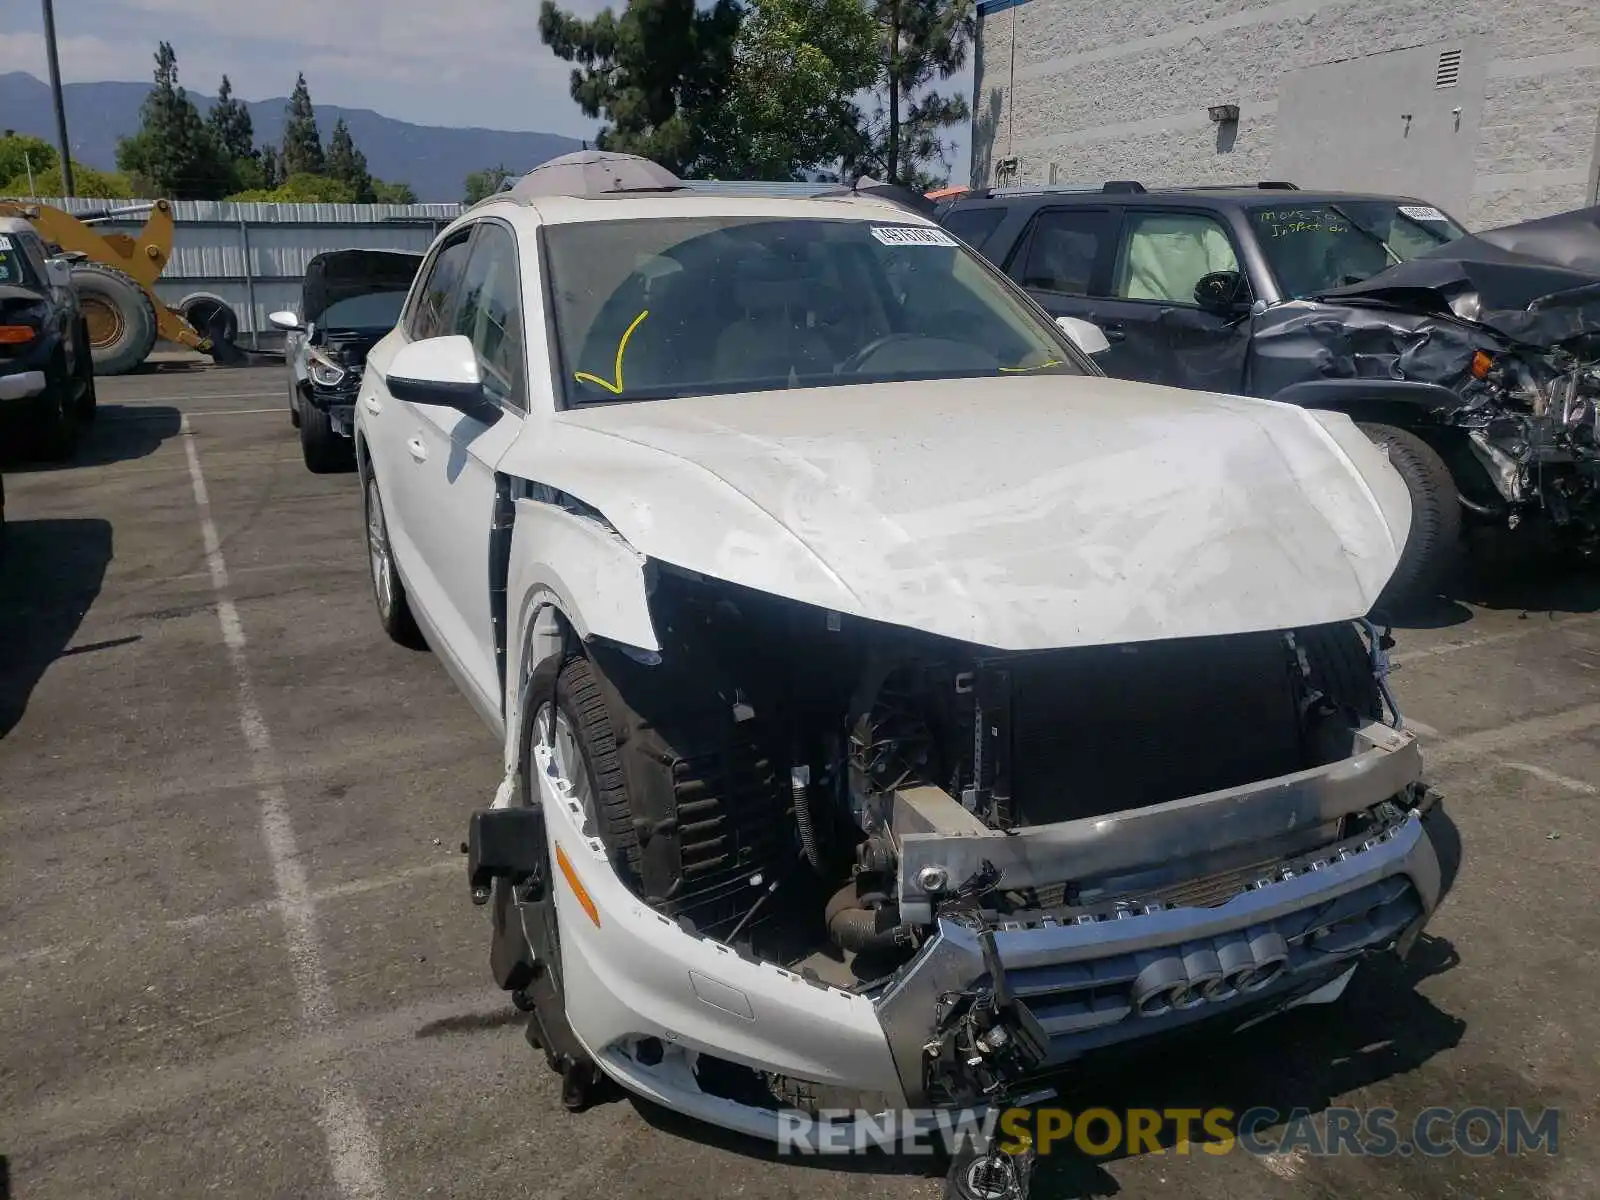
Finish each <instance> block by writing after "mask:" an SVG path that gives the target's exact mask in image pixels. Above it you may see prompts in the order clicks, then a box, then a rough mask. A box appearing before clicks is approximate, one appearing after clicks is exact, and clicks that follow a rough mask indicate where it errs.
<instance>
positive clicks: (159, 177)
mask: <svg viewBox="0 0 1600 1200" xmlns="http://www.w3.org/2000/svg"><path fill="white" fill-rule="evenodd" d="M139 116H140V128H139V132H138V133H136V134H134V135H133V136H132V137H128V138H123V139H121V141H119V142H118V143H117V166H118V168H119V169H121V170H123V171H126V172H128V173H129V174H130V175H136V176H138V177H139V179H140V182H141V183H144V184H147V185H148V186H149V188H151V189H152V190H154V191H155V192H156V193H157V194H158V195H162V196H169V197H171V198H173V199H178V200H215V199H220V198H221V197H222V196H225V195H226V194H227V193H228V191H229V189H230V186H231V184H232V181H233V173H232V171H231V170H230V165H229V162H228V159H227V157H226V156H225V154H224V153H223V150H222V147H221V146H220V145H219V144H218V142H217V139H216V137H215V136H214V135H213V133H212V131H211V129H210V128H209V127H208V126H207V125H206V123H205V121H203V120H202V119H201V117H200V110H199V109H197V108H196V107H195V106H194V101H193V100H190V99H189V96H188V93H187V92H185V91H184V89H183V88H182V87H180V86H178V55H177V53H176V52H175V51H174V50H173V48H172V44H171V43H170V42H162V43H161V45H160V47H159V48H158V49H157V50H156V70H155V87H154V88H152V89H151V90H150V94H149V95H148V96H146V97H145V101H144V104H143V106H141V108H140V110H139Z"/></svg>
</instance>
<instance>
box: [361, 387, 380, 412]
mask: <svg viewBox="0 0 1600 1200" xmlns="http://www.w3.org/2000/svg"><path fill="white" fill-rule="evenodd" d="M361 403H362V404H363V405H364V406H365V407H366V410H367V411H368V412H369V413H372V414H373V415H377V414H378V413H381V412H382V411H383V405H382V404H381V403H379V402H378V398H377V397H376V396H374V395H373V394H372V393H371V392H368V393H367V394H366V395H365V396H363V397H361Z"/></svg>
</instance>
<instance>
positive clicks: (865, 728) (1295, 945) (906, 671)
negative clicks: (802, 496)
mask: <svg viewBox="0 0 1600 1200" xmlns="http://www.w3.org/2000/svg"><path fill="white" fill-rule="evenodd" d="M652 566H653V568H655V576H654V579H653V581H652V589H651V609H652V614H653V616H654V620H655V625H656V628H657V629H658V631H660V639H661V646H662V649H661V652H660V654H659V655H655V654H650V655H641V654H639V653H638V652H629V651H624V650H622V649H621V648H618V647H614V646H609V645H605V644H600V643H596V644H593V645H591V647H590V650H591V655H592V662H593V664H594V665H595V666H596V667H598V668H599V669H600V670H601V671H602V672H603V675H604V678H605V681H606V692H607V694H608V702H609V705H610V707H611V708H612V710H613V712H614V713H615V712H618V711H620V712H624V713H626V714H627V717H626V719H625V720H623V721H622V722H621V723H620V724H621V728H620V729H619V731H618V733H617V737H616V741H617V745H618V749H619V751H620V753H621V759H622V774H623V775H624V776H625V778H626V786H627V788H628V791H629V793H630V794H631V795H632V796H633V797H634V798H635V799H636V800H638V799H640V798H643V800H644V806H645V808H646V809H648V811H649V817H648V818H647V819H641V818H640V817H638V816H635V818H634V819H633V821H632V825H631V828H629V829H619V828H617V827H615V826H613V828H612V830H611V833H610V834H609V835H608V833H607V830H606V829H605V828H604V827H602V829H601V830H600V836H601V837H602V838H603V839H605V840H606V841H607V842H608V845H614V846H615V852H614V853H613V854H612V856H611V857H612V862H613V865H614V866H615V867H616V869H617V871H618V874H619V876H621V878H622V879H623V880H624V881H625V882H626V883H627V884H628V886H629V887H630V888H632V889H633V890H634V891H635V893H636V894H638V895H639V896H640V897H642V898H643V899H644V900H645V901H646V902H647V903H648V904H649V905H650V906H651V907H652V908H654V909H655V910H656V911H657V912H659V913H661V914H663V915H665V916H667V917H670V918H672V919H673V920H674V921H675V922H677V924H678V925H679V926H680V927H682V928H683V929H685V930H687V931H689V932H691V933H693V934H696V935H698V936H702V937H706V938H710V939H713V940H715V941H717V942H720V943H723V944H726V945H728V946H731V947H732V948H733V949H734V950H735V951H736V952H737V953H738V954H740V955H741V956H744V957H747V958H752V959H757V960H761V961H767V962H772V963H776V964H780V965H782V966H783V967H785V968H786V969H788V970H790V971H793V972H795V973H797V974H799V975H800V976H802V977H804V978H806V979H809V980H811V981H812V982H813V983H814V984H817V985H818V986H825V987H832V988H844V989H849V990H853V991H857V992H861V993H865V994H869V995H873V996H875V997H878V998H879V1002H880V1003H881V1005H882V1012H883V1016H884V1024H885V1027H886V1029H888V1031H889V1036H890V1039H891V1043H892V1044H893V1043H895V1042H896V1039H897V1038H898V1039H899V1040H900V1042H902V1043H903V1044H902V1045H897V1046H896V1057H897V1061H900V1062H901V1073H902V1076H903V1077H904V1076H906V1075H907V1073H908V1069H907V1064H906V1062H905V1061H903V1060H904V1059H909V1060H911V1063H912V1065H913V1067H914V1066H915V1062H916V1061H917V1060H918V1059H919V1058H920V1059H921V1060H922V1064H923V1065H922V1068H921V1078H920V1080H915V1081H912V1080H908V1081H907V1084H906V1086H907V1093H908V1095H911V1096H920V1097H921V1098H922V1099H924V1100H926V1101H928V1102H931V1103H936V1104H966V1103H974V1102H980V1101H982V1100H983V1098H984V1097H985V1096H992V1095H993V1094H995V1093H996V1092H997V1091H998V1090H1000V1089H1002V1088H1011V1087H1015V1086H1017V1082H1018V1081H1019V1080H1022V1079H1026V1078H1028V1077H1030V1076H1031V1075H1033V1074H1036V1073H1038V1072H1041V1071H1044V1070H1046V1069H1047V1068H1048V1067H1049V1066H1050V1065H1052V1064H1055V1065H1059V1061H1060V1059H1061V1057H1062V1055H1063V1054H1067V1055H1075V1054H1077V1053H1078V1052H1079V1048H1078V1046H1077V1043H1078V1042H1082V1043H1083V1045H1084V1046H1085V1047H1087V1046H1088V1045H1089V1043H1091V1042H1095V1041H1097V1040H1098V1041H1100V1042H1104V1043H1106V1044H1109V1043H1110V1042H1112V1041H1115V1040H1118V1038H1120V1037H1123V1036H1133V1034H1132V1027H1131V1025H1130V1026H1129V1027H1128V1029H1127V1031H1126V1032H1123V1033H1113V1032H1110V1031H1109V1030H1110V1026H1111V1025H1112V1024H1113V1023H1114V1022H1115V1021H1116V1020H1119V1019H1121V1018H1122V1017H1126V1016H1128V1015H1130V1014H1131V1015H1134V1016H1140V1017H1143V1016H1162V1015H1169V1016H1174V1017H1181V1016H1182V1014H1183V1013H1185V1012H1186V1011H1187V1010H1189V1009H1193V1008H1195V1007H1196V1006H1198V1005H1200V1004H1201V1003H1202V1002H1205V1001H1213V1000H1228V999H1231V998H1235V997H1239V998H1243V997H1244V996H1245V994H1246V993H1248V992H1254V991H1259V990H1260V989H1262V988H1266V987H1268V986H1269V985H1271V984H1273V983H1274V982H1281V980H1280V976H1282V975H1283V974H1284V973H1285V972H1286V971H1288V970H1290V969H1291V967H1293V968H1295V969H1299V968H1300V967H1303V966H1305V965H1306V964H1307V962H1308V961H1309V958H1308V956H1309V957H1315V956H1316V953H1321V952H1322V951H1315V952H1314V951H1313V949H1312V948H1311V947H1312V945H1313V942H1314V941H1315V939H1316V938H1323V939H1325V940H1326V939H1327V938H1329V937H1331V936H1334V935H1333V934H1332V933H1330V929H1335V930H1337V929H1343V930H1344V933H1343V934H1342V935H1340V936H1343V937H1344V939H1345V943H1346V945H1345V949H1346V950H1347V951H1349V952H1350V953H1355V952H1357V951H1364V950H1365V949H1369V948H1389V947H1392V946H1393V945H1394V944H1395V942H1396V941H1397V939H1399V938H1401V937H1402V936H1404V935H1405V933H1406V931H1407V930H1408V929H1413V930H1414V929H1420V924H1421V920H1422V919H1423V918H1424V912H1425V909H1427V908H1431V903H1426V902H1425V901H1424V900H1422V899H1420V898H1419V897H1417V896H1416V895H1415V894H1414V893H1413V892H1412V890H1411V889H1410V887H1409V885H1407V884H1405V883H1404V881H1403V880H1398V879H1391V880H1390V881H1388V882H1387V883H1383V884H1374V885H1373V887H1374V888H1376V890H1375V891H1371V894H1367V893H1365V892H1363V893H1359V894H1358V895H1357V898H1355V899H1351V898H1348V897H1347V898H1346V900H1345V901H1344V902H1342V903H1343V908H1342V910H1341V911H1340V912H1337V913H1329V912H1327V911H1324V910H1323V909H1319V910H1318V912H1317V913H1315V914H1311V915H1307V914H1305V913H1301V914H1298V915H1295V916H1290V917H1287V918H1285V919H1286V920H1287V921H1288V924H1287V925H1284V924H1282V922H1279V923H1278V924H1274V923H1272V922H1271V921H1267V922H1264V923H1257V924H1255V925H1252V926H1251V928H1250V930H1249V936H1248V937H1243V936H1241V937H1230V938H1218V939H1212V938H1205V939H1201V941H1200V942H1198V943H1196V944H1195V946H1194V947H1192V948H1191V950H1190V951H1188V952H1186V953H1187V957H1184V956H1181V955H1180V956H1179V957H1177V958H1172V957H1171V956H1161V955H1156V956H1154V957H1152V958H1150V960H1149V961H1143V960H1142V959H1141V960H1139V961H1135V957H1133V956H1127V961H1126V962H1121V961H1120V960H1118V961H1117V963H1116V965H1115V967H1114V969H1113V968H1112V967H1111V966H1108V964H1109V963H1111V960H1110V959H1106V960H1102V961H1099V962H1096V963H1088V962H1085V963H1083V964H1082V965H1081V966H1079V967H1077V968H1073V967H1070V966H1067V965H1065V964H1056V965H1049V958H1050V957H1051V954H1045V955H1044V957H1040V955H1039V954H1033V955H1032V961H1037V962H1038V963H1039V964H1040V965H1039V966H1038V967H1037V968H1033V969H1031V970H1032V976H1036V978H1031V977H1030V968H1028V967H1027V966H1026V965H1025V964H1026V963H1027V962H1028V961H1030V958H1029V954H1023V955H1022V957H1021V958H1020V959H1018V960H1017V961H1016V962H1014V963H1013V964H1012V965H1010V966H1008V967H1002V966H1001V965H1000V957H997V956H1002V955H1003V953H1004V951H1003V947H1002V948H1000V949H997V943H996V941H995V939H996V938H997V937H998V938H1000V939H1006V938H1012V939H1016V938H1017V937H1029V936H1033V935H1035V934H1038V933H1041V932H1042V933H1044V934H1045V935H1046V936H1050V935H1051V931H1053V930H1068V929H1071V928H1072V927H1074V926H1081V925H1083V924H1084V923H1086V922H1087V923H1089V924H1094V923H1096V922H1101V921H1113V922H1114V921H1118V920H1120V919H1122V918H1124V917H1129V916H1134V915H1140V916H1147V915H1149V914H1152V913H1157V912H1167V913H1180V912H1189V913H1200V914H1203V913H1205V912H1206V911H1207V910H1214V909H1216V908H1217V907H1218V906H1221V905H1225V904H1227V903H1228V902H1229V901H1230V900H1233V899H1235V898H1237V897H1239V896H1240V895H1241V894H1242V893H1245V892H1248V891H1249V890H1250V889H1251V888H1252V887H1260V886H1263V883H1262V881H1263V880H1266V881H1269V882H1279V881H1282V880H1285V879H1291V878H1293V877H1294V876H1295V875H1296V874H1297V873H1299V872H1309V871H1312V870H1314V869H1315V870H1321V869H1322V867H1323V866H1326V865H1327V864H1328V862H1332V861H1336V860H1337V859H1338V858H1339V857H1340V855H1341V854H1342V855H1344V856H1346V857H1349V856H1350V854H1351V853H1352V851H1360V850H1361V848H1362V847H1363V846H1364V845H1367V846H1370V845H1376V844H1377V842H1378V841H1379V840H1382V839H1383V838H1386V837H1390V836H1393V835H1394V833H1395V832H1396V831H1397V830H1398V828H1399V826H1400V825H1401V824H1402V823H1403V822H1405V821H1406V820H1407V818H1408V814H1409V813H1410V812H1411V811H1412V810H1413V809H1416V808H1418V807H1419V806H1420V805H1423V804H1425V802H1426V793H1425V789H1424V788H1423V787H1422V785H1421V784H1420V782H1419V781H1418V775H1419V772H1420V763H1419V761H1418V760H1417V759H1416V758H1415V753H1414V745H1413V744H1412V743H1411V742H1410V740H1409V735H1403V734H1400V733H1398V732H1397V731H1396V730H1395V728H1394V727H1393V725H1391V724H1388V723H1385V715H1384V714H1385V705H1386V696H1387V689H1386V687H1385V685H1384V683H1383V678H1382V676H1383V673H1384V671H1385V670H1386V656H1385V650H1386V648H1387V639H1386V638H1385V637H1384V635H1382V634H1380V633H1379V632H1378V631H1377V630H1376V629H1375V628H1373V627H1371V626H1366V627H1365V629H1363V627H1362V626H1361V625H1358V624H1354V623H1351V624H1339V625H1333V626H1323V627H1318V628H1311V629H1302V630H1295V631H1264V632H1261V633H1252V634H1242V635H1233V636H1219V637H1214V638H1195V639H1183V640H1176V641H1171V642H1158V643H1144V644H1135V645H1120V646H1104V647H1091V648H1087V649H1080V650H1058V651H1044V652H1033V653H1016V654H999V653H995V652H993V651H985V650H983V649H981V648H977V647H973V646H969V645H963V644H960V643H957V642H953V641H949V640H944V639H939V638H935V637H933V636H931V635H928V634H925V633H919V632H916V631H913V630H909V629H899V628H894V627H890V626H885V625H881V624H876V623H870V622H863V621H859V620H852V619H850V618H848V617H842V616H841V615H840V614H837V613H828V612H824V611H822V610H818V609H814V608H811V607H809V606H806V605H802V604H798V603H795V602H791V601H787V600H781V599H778V598H775V597H773V596H770V595H766V594H764V593H760V592H755V591H752V590H749V589H745V588H741V587H737V586H734V585H731V584H727V583H723V582H721V581H716V580H710V579H706V578H703V577H700V576H697V575H694V574H693V573H690V572H685V571H680V570H677V569H675V568H671V567H665V566H662V565H660V564H652ZM647 660H648V661H647ZM1389 707H1390V709H1391V710H1392V704H1390V705H1389ZM1393 719H1394V720H1396V721H1397V720H1398V717H1397V716H1395V717H1394V718H1393ZM614 722H615V718H614ZM1324 773H1326V778H1324ZM1286 780H1287V781H1290V783H1288V784H1286V782H1285V781H1286ZM1352 781H1355V783H1354V786H1355V787H1356V788H1358V789H1359V790H1360V791H1361V792H1362V798H1361V799H1360V800H1359V802H1356V801H1353V800H1351V798H1350V796H1349V795H1343V796H1342V797H1341V799H1342V803H1328V802H1327V800H1328V798H1330V797H1332V796H1333V795H1334V792H1335V789H1337V788H1344V789H1346V790H1348V789H1349V788H1350V787H1351V786H1352ZM1301 784H1305V785H1307V790H1306V792H1305V797H1304V803H1303V804H1301V807H1300V810H1299V811H1297V812H1295V813H1294V814H1293V815H1292V819H1290V820H1289V821H1288V822H1287V823H1284V822H1282V821H1281V820H1280V819H1279V818H1277V817H1274V818H1272V820H1271V822H1270V823H1266V822H1263V823H1262V824H1261V825H1252V823H1251V822H1252V817H1253V815H1254V812H1253V810H1255V809H1257V808H1260V809H1261V810H1262V811H1263V812H1264V811H1265V809H1266V806H1268V805H1270V804H1277V803H1281V802H1282V798H1283V796H1284V795H1285V789H1286V787H1295V786H1300V785H1301ZM1319 788H1321V789H1323V790H1321V791H1319V790H1318V789H1319ZM1199 797H1206V798H1212V800H1213V801H1216V800H1218V799H1219V798H1220V799H1223V800H1224V801H1225V802H1224V803H1223V804H1222V807H1221V808H1219V809H1218V811H1217V814H1216V816H1215V817H1214V818H1213V817H1211V816H1207V815H1205V814H1203V813H1197V812H1195V811H1190V808H1189V806H1191V805H1193V804H1195V803H1197V801H1196V800H1195V799H1194V798H1199ZM1297 803H1298V801H1297ZM635 811H636V812H637V809H636V810H635ZM1146 819H1148V824H1146V825H1140V822H1141V821H1144V820H1146ZM602 825H604V819H603V820H602ZM1136 826H1137V827H1136ZM1312 862H1316V863H1319V864H1321V865H1319V866H1317V867H1315V868H1314V867H1313V866H1311V865H1309V864H1311V863H1312ZM1325 907H1326V906H1324V908H1325ZM1334 907H1339V905H1335V906H1334ZM1296 921H1298V922H1299V924H1298V925H1297V924H1296V923H1295V922H1296ZM960 931H965V932H964V933H963V932H960ZM1030 931H1031V932H1030ZM1412 936H1414V932H1413V933H1412ZM963 938H967V939H968V940H969V941H970V944H968V945H966V946H965V947H964V948H963V947H961V946H960V945H958V943H960V942H961V941H962V939H963ZM1017 944H1018V945H1019V946H1020V943H1017ZM1317 945H1319V946H1324V949H1325V944H1324V943H1317ZM930 947H931V949H930ZM1030 953H1031V952H1030ZM1052 953H1054V952H1052ZM1069 957H1070V955H1069ZM957 960H960V962H958V961H957ZM1330 961H1331V960H1330ZM941 964H942V965H941ZM1320 970H1321V968H1320V967H1316V968H1315V970H1314V971H1313V972H1312V973H1313V974H1315V976H1316V979H1317V980H1323V975H1324V974H1325V972H1323V973H1322V974H1316V972H1317V971H1320ZM930 972H931V973H932V975H933V976H939V981H938V982H932V981H931V976H930ZM1040 972H1043V974H1040ZM1074 972H1076V975H1075V974H1074ZM968 974H970V975H971V978H965V976H966V975H968ZM1307 978H1311V975H1308V976H1307ZM1008 981H1011V982H1010V983H1009V984H1008ZM958 982H960V983H961V984H962V986H954V985H956V984H957V983H958ZM1019 985H1020V986H1024V987H1025V989H1026V990H1028V992H1029V995H1030V996H1031V997H1032V999H1031V1000H1030V1002H1029V1004H1027V1005H1025V1006H1023V1008H1022V1009H1018V1010H1016V1011H1012V1009H1013V1008H1014V1007H1015V1006H1010V1005H1009V1002H1008V999H1007V988H1008V986H1009V987H1010V988H1012V989H1015V988H1016V987H1018V986H1019ZM930 988H931V990H930ZM1024 1010H1025V1011H1026V1012H1027V1014H1028V1015H1027V1016H1026V1017H1021V1016H1019V1015H1018V1014H1019V1013H1020V1012H1021V1011H1024ZM930 1021H932V1025H931V1027H930V1025H929V1022H930ZM897 1023H898V1024H899V1025H900V1026H901V1028H900V1029H899V1031H898V1033H897V1028H896V1026H897ZM1097 1031H1099V1032H1097ZM1057 1035H1060V1037H1058V1036H1057ZM1069 1035H1070V1039H1072V1040H1073V1041H1074V1044H1073V1046H1072V1047H1070V1048H1069V1047H1067V1046H1066V1043H1065V1042H1062V1041H1061V1038H1063V1037H1068V1036H1069ZM1080 1035H1088V1036H1087V1041H1085V1039H1084V1037H1083V1036H1080ZM1053 1043H1059V1044H1055V1045H1054V1046H1053ZM765 1083H766V1086H767V1087H768V1088H770V1089H772V1091H773V1094H774V1095H779V1096H782V1097H784V1098H785V1100H786V1101H787V1102H791V1103H793V1102H798V1101H797V1100H796V1095H795V1093H794V1091H793V1089H792V1088H791V1087H790V1086H789V1084H788V1083H787V1082H786V1081H784V1080H782V1079H779V1078H776V1077H772V1078H768V1079H767V1080H766V1081H765ZM703 1086H704V1083H703Z"/></svg>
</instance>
